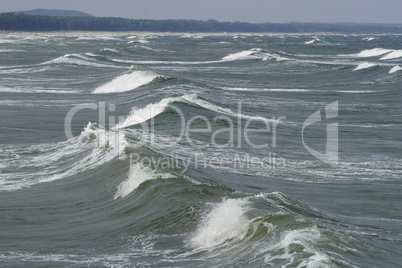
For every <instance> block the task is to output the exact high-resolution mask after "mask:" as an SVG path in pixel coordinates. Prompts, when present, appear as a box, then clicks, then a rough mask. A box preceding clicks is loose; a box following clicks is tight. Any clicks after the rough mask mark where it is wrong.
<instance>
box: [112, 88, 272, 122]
mask: <svg viewBox="0 0 402 268" xmlns="http://www.w3.org/2000/svg"><path fill="white" fill-rule="evenodd" d="M173 102H182V103H189V104H193V105H194V104H195V105H198V106H201V107H203V108H205V109H208V110H210V111H213V112H216V113H220V114H225V115H228V116H233V117H240V118H244V119H249V120H260V121H264V122H269V121H270V119H267V118H265V117H261V116H249V115H245V114H238V113H236V112H234V111H232V110H230V109H228V108H223V107H220V106H218V105H215V104H212V103H210V102H207V101H205V100H203V99H201V98H199V97H198V96H197V95H196V94H191V95H183V96H181V97H176V98H165V99H162V100H161V101H159V102H157V103H151V104H148V105H147V106H145V107H143V108H137V107H135V108H133V109H132V110H131V112H130V115H129V116H127V117H126V118H125V120H124V121H123V122H121V123H119V124H117V125H116V126H115V127H114V128H115V129H121V128H125V127H128V126H132V125H137V124H141V123H142V122H145V121H147V120H149V119H151V118H154V117H155V116H157V115H159V114H161V113H162V112H163V111H164V110H165V109H166V108H167V107H168V106H169V104H171V103H173Z"/></svg>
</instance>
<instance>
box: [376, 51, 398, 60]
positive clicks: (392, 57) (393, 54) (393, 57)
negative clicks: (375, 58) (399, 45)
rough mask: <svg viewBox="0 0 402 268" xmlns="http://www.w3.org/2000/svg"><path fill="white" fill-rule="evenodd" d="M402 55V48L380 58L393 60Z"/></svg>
mask: <svg viewBox="0 0 402 268" xmlns="http://www.w3.org/2000/svg"><path fill="white" fill-rule="evenodd" d="M400 57H402V50H394V51H392V52H390V53H388V54H387V55H385V56H383V57H382V58H381V59H380V60H392V59H398V58H400Z"/></svg>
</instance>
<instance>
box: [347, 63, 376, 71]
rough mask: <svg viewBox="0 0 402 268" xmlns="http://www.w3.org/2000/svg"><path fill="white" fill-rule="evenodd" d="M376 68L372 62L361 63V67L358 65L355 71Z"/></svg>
mask: <svg viewBox="0 0 402 268" xmlns="http://www.w3.org/2000/svg"><path fill="white" fill-rule="evenodd" d="M374 66H376V64H374V63H371V62H363V63H360V64H359V65H357V67H356V68H354V69H353V71H357V70H363V69H367V68H371V67H374Z"/></svg>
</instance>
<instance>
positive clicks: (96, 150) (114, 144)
mask: <svg viewBox="0 0 402 268" xmlns="http://www.w3.org/2000/svg"><path fill="white" fill-rule="evenodd" d="M127 146H128V141H127V139H126V137H125V136H124V134H123V133H122V132H119V131H109V130H107V129H105V128H103V127H101V126H99V125H98V124H93V123H88V124H87V126H86V127H85V128H84V130H83V131H82V132H81V133H80V135H79V136H77V137H75V138H72V139H70V140H67V141H64V142H60V143H56V144H42V145H35V146H31V147H28V148H25V149H24V148H20V147H18V148H11V149H10V150H8V151H7V153H8V154H10V156H7V155H5V157H2V158H4V159H3V160H4V164H5V166H6V168H7V169H10V170H13V172H12V173H8V174H3V176H1V179H0V190H2V191H13V190H18V189H21V188H24V187H29V186H32V185H35V184H38V183H45V182H51V181H55V180H60V179H63V178H67V177H70V176H73V175H76V174H78V173H81V172H84V171H87V170H92V169H94V168H96V167H99V166H101V165H103V164H105V163H107V162H110V161H112V160H113V159H117V158H118V157H121V156H122V155H124V152H125V148H126V147H127ZM38 152H39V153H40V154H39V155H37V154H38ZM15 155H24V157H23V158H19V159H18V161H16V159H15ZM27 167H29V168H30V169H31V170H34V171H33V172H31V173H30V174H29V176H28V175H27V174H26V173H24V172H23V171H21V172H19V169H21V170H24V169H25V168H27Z"/></svg>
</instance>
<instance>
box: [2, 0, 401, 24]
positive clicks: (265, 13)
mask: <svg viewBox="0 0 402 268" xmlns="http://www.w3.org/2000/svg"><path fill="white" fill-rule="evenodd" d="M0 1H1V5H0V12H7V11H19V10H28V9H36V8H46V9H70V10H79V11H83V12H88V13H91V14H93V15H95V16H113V17H125V18H138V19H201V20H207V19H216V20H220V21H248V22H379V23H402V0H382V1H379V0H113V1H100V0H12V1H9V0H0Z"/></svg>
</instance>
